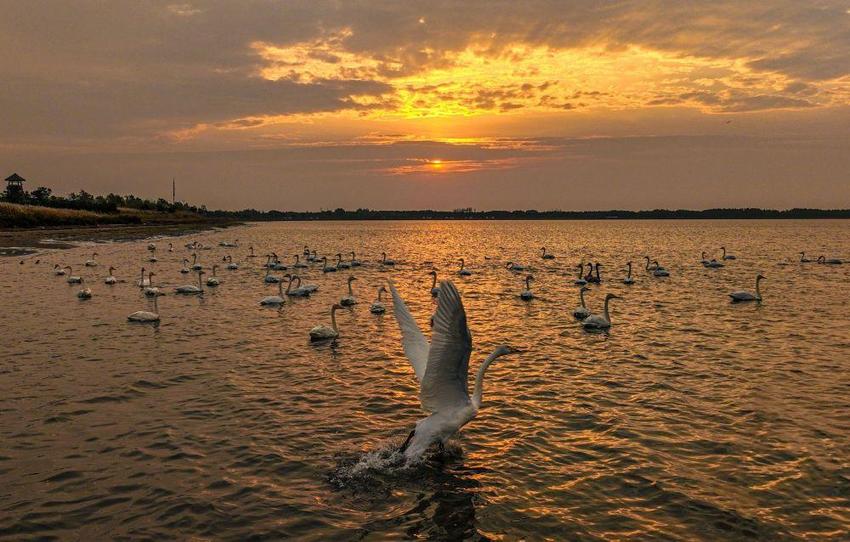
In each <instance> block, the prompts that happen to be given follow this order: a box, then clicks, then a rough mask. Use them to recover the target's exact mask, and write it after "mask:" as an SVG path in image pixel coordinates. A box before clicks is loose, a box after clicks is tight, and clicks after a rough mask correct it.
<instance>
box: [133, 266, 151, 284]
mask: <svg viewBox="0 0 850 542" xmlns="http://www.w3.org/2000/svg"><path fill="white" fill-rule="evenodd" d="M150 285H151V281H150V279H146V278H145V268H144V267H142V271H141V272H140V273H139V280H137V281H136V286H138V287H139V288H144V287H145V286H150Z"/></svg>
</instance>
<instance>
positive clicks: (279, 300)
mask: <svg viewBox="0 0 850 542" xmlns="http://www.w3.org/2000/svg"><path fill="white" fill-rule="evenodd" d="M284 303H286V299H284V297H283V282H278V283H277V295H267V296H266V297H264V298H262V299H261V300H260V305H283V304H284Z"/></svg>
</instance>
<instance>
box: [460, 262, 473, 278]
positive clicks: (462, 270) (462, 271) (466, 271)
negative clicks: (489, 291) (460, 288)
mask: <svg viewBox="0 0 850 542" xmlns="http://www.w3.org/2000/svg"><path fill="white" fill-rule="evenodd" d="M459 262H460V270H459V271H458V272H457V274H458V275H460V276H461V277H468V276H470V275H471V274H472V271H470V270H469V269H466V262H464V261H463V258H461V259H460V260H459Z"/></svg>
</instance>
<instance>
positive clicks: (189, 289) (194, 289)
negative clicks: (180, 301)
mask: <svg viewBox="0 0 850 542" xmlns="http://www.w3.org/2000/svg"><path fill="white" fill-rule="evenodd" d="M203 276H204V272H203V271H198V285H197V286H195V285H186V286H178V287H177V288H175V290H174V291H175V292H177V293H178V294H186V295H198V294H202V293H204V285H203V281H202V277H203Z"/></svg>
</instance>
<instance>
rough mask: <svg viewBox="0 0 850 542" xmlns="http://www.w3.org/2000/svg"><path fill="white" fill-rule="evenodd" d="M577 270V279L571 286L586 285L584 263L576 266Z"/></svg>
mask: <svg viewBox="0 0 850 542" xmlns="http://www.w3.org/2000/svg"><path fill="white" fill-rule="evenodd" d="M576 267H577V268H578V278H577V279H576V280H574V281H573V284H575V285H576V286H584V285H585V284H587V281H586V280H585V279H584V274H583V273H584V262H582V263H580V264H578V265H577V266H576Z"/></svg>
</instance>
